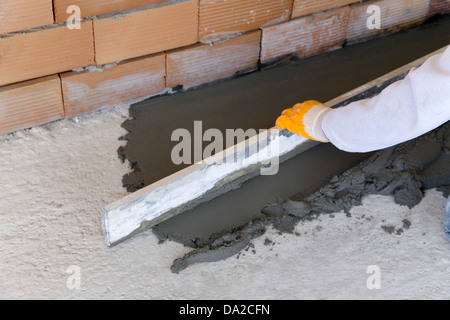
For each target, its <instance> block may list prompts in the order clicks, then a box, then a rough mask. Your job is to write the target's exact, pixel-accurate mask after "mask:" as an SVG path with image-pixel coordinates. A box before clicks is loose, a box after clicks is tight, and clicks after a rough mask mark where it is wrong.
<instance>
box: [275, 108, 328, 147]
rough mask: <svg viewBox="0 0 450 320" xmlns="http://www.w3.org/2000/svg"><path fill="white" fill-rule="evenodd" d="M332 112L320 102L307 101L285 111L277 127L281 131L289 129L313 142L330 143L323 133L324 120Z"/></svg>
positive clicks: (278, 120)
mask: <svg viewBox="0 0 450 320" xmlns="http://www.w3.org/2000/svg"><path fill="white" fill-rule="evenodd" d="M330 110H331V108H329V107H327V106H326V105H324V104H322V103H320V102H317V101H314V100H309V101H305V102H303V103H298V104H296V105H295V106H293V107H292V108H290V109H287V110H284V111H283V113H282V114H281V116H280V117H279V118H278V119H277V122H276V125H277V127H278V128H280V129H281V130H282V129H287V130H289V131H290V132H293V133H296V134H298V135H301V136H304V137H305V138H308V139H311V140H316V141H320V142H329V141H328V139H327V137H326V136H325V134H324V133H323V131H322V120H323V117H324V116H325V114H326V113H327V112H328V111H330Z"/></svg>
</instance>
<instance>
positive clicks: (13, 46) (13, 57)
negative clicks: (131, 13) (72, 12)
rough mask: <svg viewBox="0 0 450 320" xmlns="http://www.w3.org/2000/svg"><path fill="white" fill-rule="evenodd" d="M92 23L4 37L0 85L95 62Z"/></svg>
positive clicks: (1, 43)
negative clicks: (78, 28) (76, 27)
mask: <svg viewBox="0 0 450 320" xmlns="http://www.w3.org/2000/svg"><path fill="white" fill-rule="evenodd" d="M93 62H94V49H93V37H92V22H91V21H87V22H83V23H82V24H81V29H80V30H69V29H68V28H66V27H65V26H62V27H56V28H50V29H45V30H41V31H34V32H28V33H25V34H16V35H14V36H9V37H4V38H0V85H5V84H10V83H14V82H20V81H24V80H29V79H34V78H39V77H43V76H47V75H51V74H56V73H58V72H62V71H67V70H72V69H74V68H78V67H82V66H86V65H90V64H93Z"/></svg>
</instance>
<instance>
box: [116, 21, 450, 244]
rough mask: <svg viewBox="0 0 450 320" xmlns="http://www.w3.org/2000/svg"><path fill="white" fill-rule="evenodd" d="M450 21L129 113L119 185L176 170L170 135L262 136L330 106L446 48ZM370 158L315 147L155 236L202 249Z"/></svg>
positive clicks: (167, 224)
mask: <svg viewBox="0 0 450 320" xmlns="http://www.w3.org/2000/svg"><path fill="white" fill-rule="evenodd" d="M449 29H450V20H449V19H444V20H441V21H438V22H433V23H430V24H427V25H425V26H423V27H420V28H416V29H414V30H409V31H406V32H401V33H398V34H395V35H392V36H388V37H384V38H381V39H377V40H373V41H370V42H367V43H364V44H360V45H355V46H350V47H345V48H344V49H342V50H338V51H335V52H330V53H327V54H323V55H320V56H316V57H312V58H309V59H304V60H297V61H291V62H289V63H288V64H285V65H282V66H277V67H273V68H269V69H266V70H263V71H259V72H255V73H252V74H249V75H246V76H243V77H240V78H237V79H234V80H228V81H223V82H219V83H216V84H213V85H211V86H206V87H202V88H199V89H196V90H191V91H187V92H181V93H178V94H175V95H169V96H163V97H158V98H154V99H150V100H147V101H144V102H142V103H139V104H136V105H134V106H132V107H131V108H130V116H131V117H132V119H131V120H128V121H126V122H125V123H124V124H123V127H124V128H125V129H126V130H127V131H128V132H129V133H128V134H127V135H126V136H125V137H124V139H126V140H127V145H126V146H125V147H124V148H122V149H121V150H119V154H120V155H121V156H122V157H124V158H126V159H128V160H129V161H130V162H131V163H132V164H133V165H134V169H135V170H134V172H132V173H130V174H128V175H126V176H125V177H124V179H123V183H124V185H125V186H127V187H128V190H129V191H134V190H137V189H139V188H140V187H144V186H147V185H149V184H151V183H153V182H155V181H157V180H159V179H161V178H163V177H165V176H168V175H170V174H172V173H174V172H176V171H178V170H181V169H182V168H183V167H182V166H175V165H174V164H173V163H172V161H171V158H170V155H171V150H172V148H173V147H174V146H175V144H176V142H171V134H172V132H173V131H174V130H175V129H178V128H186V129H188V130H190V131H192V130H193V123H194V121H198V120H201V121H203V130H207V129H208V128H217V129H220V130H222V131H225V130H226V129H236V128H242V129H244V130H246V129H249V128H254V129H266V128H270V127H272V126H273V124H274V121H275V119H276V118H277V117H278V115H279V114H280V113H281V111H282V110H283V109H285V108H288V107H290V106H292V105H294V104H295V103H297V102H300V101H303V100H308V99H315V100H319V101H328V100H331V99H332V98H334V97H336V96H338V95H340V94H343V93H345V92H347V91H350V90H352V89H354V88H355V87H358V86H360V85H362V84H364V83H366V82H369V81H371V80H373V79H375V78H377V77H379V76H381V75H383V74H386V73H388V72H390V71H392V70H393V69H396V68H398V67H401V66H402V65H405V64H407V63H409V62H411V61H413V60H415V59H417V58H420V57H422V56H424V55H426V54H428V53H430V52H432V51H435V50H437V49H439V48H441V47H443V46H445V45H447V44H449V42H450V34H449V33H448V30H449ZM369 156H370V155H369V154H349V153H345V152H342V151H339V150H337V149H336V148H334V147H333V146H331V145H320V146H318V147H315V148H313V149H312V150H310V151H308V152H305V153H304V154H301V155H299V156H297V157H295V158H294V159H291V160H289V161H287V162H285V163H283V164H282V166H281V168H280V172H279V174H278V175H276V176H274V177H257V178H255V179H252V180H251V181H248V182H246V183H245V184H244V185H243V186H242V187H241V188H240V189H239V190H235V191H232V192H230V193H228V194H225V195H222V196H220V197H218V198H216V199H214V200H212V201H210V202H208V203H204V204H202V205H200V206H198V207H197V208H195V209H193V210H190V211H188V212H186V213H183V214H182V215H180V216H177V217H175V218H172V219H171V220H169V221H167V222H164V223H162V224H161V225H159V226H157V227H156V228H155V232H156V233H157V234H158V235H159V236H160V237H161V238H162V239H164V238H169V239H173V240H176V241H179V242H182V243H184V244H185V245H188V246H192V247H201V246H205V245H208V244H210V243H211V241H213V240H214V239H216V238H218V237H220V236H223V235H224V234H225V233H226V232H227V231H229V230H232V229H234V228H238V227H240V226H243V225H245V224H246V223H248V222H249V221H251V220H252V219H255V218H257V217H260V216H261V210H262V208H263V207H264V205H265V204H267V203H270V202H273V201H275V200H276V198H277V197H281V198H290V197H292V196H294V195H296V197H297V198H299V197H301V196H303V195H304V196H307V195H308V194H311V193H313V192H314V191H316V190H317V189H319V188H320V187H321V186H324V185H326V184H327V183H328V182H329V181H330V179H331V178H333V177H334V176H335V175H338V174H340V173H342V172H343V171H345V170H347V169H349V168H351V167H353V166H355V165H357V164H358V163H359V162H361V161H362V160H364V159H366V158H367V157H369Z"/></svg>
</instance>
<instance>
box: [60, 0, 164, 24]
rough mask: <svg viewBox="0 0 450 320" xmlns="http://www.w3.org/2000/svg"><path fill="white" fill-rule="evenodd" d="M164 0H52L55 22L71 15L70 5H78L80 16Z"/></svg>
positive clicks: (162, 0) (62, 20)
mask: <svg viewBox="0 0 450 320" xmlns="http://www.w3.org/2000/svg"><path fill="white" fill-rule="evenodd" d="M164 1H166V0H114V1H111V0H95V1H93V0H54V3H55V4H54V5H55V18H56V22H64V21H67V19H68V18H69V17H70V16H71V15H72V14H71V13H67V8H68V7H69V6H71V5H76V6H78V7H80V10H81V17H82V18H84V17H91V16H96V15H100V14H105V13H110V12H114V11H120V10H126V9H131V8H137V7H143V6H148V5H151V4H155V3H161V2H164Z"/></svg>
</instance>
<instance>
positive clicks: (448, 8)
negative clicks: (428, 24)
mask: <svg viewBox="0 0 450 320" xmlns="http://www.w3.org/2000/svg"><path fill="white" fill-rule="evenodd" d="M447 13H450V0H431V2H430V9H429V11H428V15H429V16H433V15H435V14H447Z"/></svg>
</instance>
